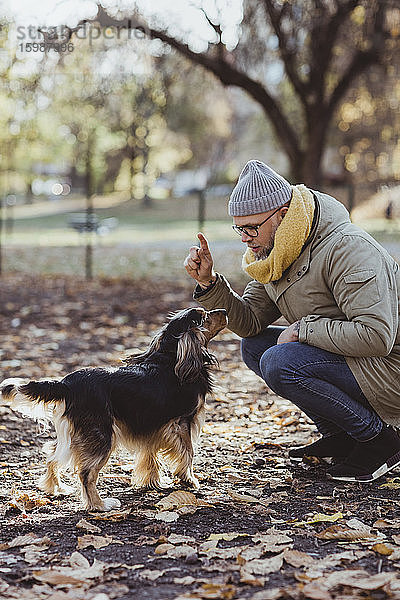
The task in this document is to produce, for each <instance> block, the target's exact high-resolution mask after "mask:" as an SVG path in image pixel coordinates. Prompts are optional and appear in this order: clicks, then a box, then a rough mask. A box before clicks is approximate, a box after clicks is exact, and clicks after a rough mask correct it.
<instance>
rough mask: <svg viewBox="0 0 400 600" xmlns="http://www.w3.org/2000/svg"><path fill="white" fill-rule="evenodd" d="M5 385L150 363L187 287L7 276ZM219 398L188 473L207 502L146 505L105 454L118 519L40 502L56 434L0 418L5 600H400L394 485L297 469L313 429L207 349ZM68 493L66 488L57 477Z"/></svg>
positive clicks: (7, 415) (170, 500)
mask: <svg viewBox="0 0 400 600" xmlns="http://www.w3.org/2000/svg"><path fill="white" fill-rule="evenodd" d="M0 302H1V306H2V311H1V317H0V319H1V321H0V333H1V344H0V369H1V372H0V375H1V378H2V379H3V378H4V377H9V376H23V377H33V378H39V377H57V376H63V375H65V374H66V373H67V372H70V371H72V370H74V369H77V368H79V367H82V366H88V365H93V366H94V365H108V364H118V361H119V358H120V357H121V356H123V355H124V354H125V352H126V351H129V352H132V351H135V350H141V349H144V348H145V347H146V346H147V345H148V343H149V340H150V338H151V336H152V335H153V333H154V332H155V331H156V330H157V328H158V327H160V326H161V325H162V324H163V323H164V321H165V318H166V315H167V314H168V313H169V312H170V311H173V310H177V309H180V308H183V307H185V306H188V305H191V304H192V305H193V304H194V303H193V301H192V300H191V286H190V283H188V282H187V283H184V282H182V283H177V284H171V283H165V282H161V283H160V282H149V281H146V280H142V281H136V282H133V281H131V280H126V281H122V280H113V281H110V280H103V281H95V282H92V283H90V284H87V283H86V282H84V281H80V280H75V279H67V278H54V277H53V278H49V277H48V278H39V277H35V278H30V277H28V276H22V275H19V276H17V275H16V276H10V277H6V278H4V279H3V280H2V283H1V291H0ZM211 350H212V351H213V352H214V353H215V354H216V355H217V357H218V359H219V361H220V370H219V371H218V372H216V379H217V382H218V389H217V392H216V394H215V396H214V397H213V398H211V399H209V403H208V418H207V422H206V425H205V429H204V432H203V435H202V437H201V441H200V447H199V450H198V455H197V458H196V463H195V464H196V473H197V475H198V477H199V479H200V482H201V487H200V490H199V491H196V492H195V493H192V492H188V491H187V490H180V489H178V488H177V489H171V490H166V491H163V492H158V491H150V492H140V491H136V490H133V489H132V488H131V487H130V479H129V473H130V471H131V470H132V469H133V468H134V457H132V456H129V455H128V454H118V455H114V456H113V458H112V459H111V461H110V463H109V465H108V467H107V468H106V470H105V471H104V472H103V473H102V474H101V476H100V481H99V489H100V493H102V494H103V495H107V494H108V495H110V493H111V492H112V495H113V496H117V497H118V498H119V499H120V500H121V502H122V508H121V509H120V510H118V511H114V512H111V513H89V514H88V513H85V512H83V511H82V509H81V507H80V504H79V501H78V499H77V497H75V496H72V497H58V498H51V497H46V496H45V495H44V494H43V493H41V492H39V491H38V489H37V487H36V480H37V478H38V476H39V475H40V474H41V472H42V470H43V455H42V452H41V446H42V444H43V443H44V442H45V441H47V440H48V439H50V438H51V437H53V435H54V434H53V431H52V430H51V429H50V430H45V431H43V428H42V427H41V425H40V424H36V423H34V422H33V421H30V420H29V419H23V418H21V417H20V416H19V415H17V414H14V413H13V412H11V411H10V409H9V408H7V407H4V406H2V407H0V449H1V458H0V482H1V488H0V489H1V491H0V514H1V522H2V531H1V539H0V597H1V598H18V599H22V598H26V599H31V598H38V599H45V600H69V599H71V600H72V599H74V600H76V599H81V598H82V599H83V598H85V600H86V599H88V600H94V599H96V600H108V599H112V598H118V599H124V600H125V599H126V600H127V599H130V598H139V599H142V598H143V599H144V598H151V599H169V598H171V599H178V598H179V599H180V598H182V599H183V598H189V599H190V598H217V599H218V598H223V599H231V598H232V599H234V598H236V599H239V598H253V599H254V600H255V599H275V598H276V599H278V598H294V599H299V600H302V599H303V598H312V599H315V600H330V599H331V598H341V599H347V598H348V599H350V598H376V599H381V598H391V599H393V598H399V599H400V576H399V575H400V505H399V502H398V491H399V489H400V476H399V474H398V473H397V475H398V476H397V477H396V473H393V474H391V477H387V478H383V479H381V480H378V481H377V482H376V483H374V484H369V485H364V486H362V485H361V484H360V485H353V484H337V483H332V482H329V481H327V480H326V479H325V477H324V465H323V464H302V465H300V466H296V467H293V466H292V465H291V464H290V462H289V461H288V459H287V449H288V447H290V446H291V445H296V444H299V443H300V444H301V443H306V442H307V441H309V440H310V439H311V438H310V435H311V431H312V427H311V425H310V424H309V423H307V421H306V420H305V419H303V418H302V417H301V415H300V414H299V412H298V411H296V410H295V409H294V408H293V406H291V405H290V403H288V402H286V401H284V400H282V399H280V398H278V397H276V396H274V395H273V394H272V393H271V392H269V391H268V390H267V389H266V387H265V386H264V385H263V384H262V382H260V381H259V380H257V378H256V376H255V375H253V374H252V373H251V372H250V371H248V370H247V369H246V368H245V366H244V365H243V364H242V363H241V362H240V360H239V340H238V338H237V337H236V336H235V335H233V334H231V333H230V332H228V331H224V332H222V333H221V334H219V336H218V337H217V338H216V340H214V341H213V342H212V345H211ZM65 480H66V482H69V483H71V482H73V481H74V479H73V477H71V476H70V475H68V474H67V477H66V478H65Z"/></svg>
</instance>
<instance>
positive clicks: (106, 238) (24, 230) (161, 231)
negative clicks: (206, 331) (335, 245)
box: [2, 194, 400, 283]
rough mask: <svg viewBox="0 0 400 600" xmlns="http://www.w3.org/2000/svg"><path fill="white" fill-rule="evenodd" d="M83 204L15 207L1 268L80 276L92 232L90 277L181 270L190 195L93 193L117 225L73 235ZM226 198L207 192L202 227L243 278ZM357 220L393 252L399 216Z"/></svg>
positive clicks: (191, 226) (194, 208) (189, 228)
mask: <svg viewBox="0 0 400 600" xmlns="http://www.w3.org/2000/svg"><path fill="white" fill-rule="evenodd" d="M85 204H86V201H85V199H84V198H82V197H71V198H67V199H64V198H63V199H60V200H57V201H47V202H38V203H35V204H33V205H22V206H16V207H14V209H13V211H14V223H13V230H12V232H10V231H9V230H8V227H6V228H5V229H3V235H2V245H3V270H4V271H5V272H29V273H37V274H39V273H43V274H55V273H60V274H69V275H84V261H85V245H86V244H87V242H88V240H89V239H90V237H91V240H92V242H93V248H94V250H93V255H94V260H93V264H94V275H95V276H106V277H114V276H116V277H121V276H127V277H134V278H139V277H143V276H151V277H154V278H159V279H160V280H163V279H171V278H174V279H180V278H183V277H187V275H186V272H185V271H184V269H183V266H182V263H183V260H184V258H185V256H186V254H187V252H188V249H189V247H190V246H191V245H193V244H197V237H196V234H197V232H198V228H199V226H198V220H197V214H198V198H197V197H196V196H188V197H186V198H169V199H165V200H155V201H154V202H153V206H152V207H151V208H144V207H143V205H142V203H141V202H140V201H135V200H129V199H127V198H126V197H125V196H124V195H123V194H112V195H110V196H102V197H97V198H95V199H94V210H95V213H96V214H97V215H98V216H99V218H100V219H106V218H109V217H116V218H117V219H118V226H117V227H116V229H114V230H112V231H110V232H109V233H107V234H106V235H103V236H100V235H95V234H79V233H78V232H76V231H75V230H73V229H71V228H69V227H68V221H69V219H70V217H71V214H72V213H76V212H83V211H84V209H85ZM226 204H227V199H226V198H221V197H220V198H207V202H206V222H205V226H204V227H203V232H204V233H205V235H206V236H207V237H208V238H209V240H210V246H211V249H212V253H213V256H214V260H215V266H216V269H217V270H219V271H220V272H223V273H224V274H226V275H227V277H228V278H234V280H238V279H239V280H240V281H242V282H243V283H246V281H247V277H246V276H245V275H244V274H242V273H241V269H240V264H241V255H242V253H243V246H242V244H241V243H240V240H239V238H238V237H237V236H236V234H235V233H234V232H233V231H232V228H231V219H230V218H229V217H228V216H227V211H226ZM8 216H9V215H8ZM3 218H7V214H5V215H3ZM359 224H360V226H362V227H363V228H364V229H367V230H368V231H369V232H370V233H371V234H372V235H373V236H374V237H375V238H376V239H377V240H378V241H379V242H381V243H382V244H384V245H386V246H387V247H388V248H389V250H390V251H391V252H392V254H393V255H394V256H395V258H398V257H400V228H399V222H398V221H393V222H390V223H388V222H387V221H385V220H384V219H369V220H363V221H362V222H361V221H360V223H359Z"/></svg>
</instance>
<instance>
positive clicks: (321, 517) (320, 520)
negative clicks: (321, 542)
mask: <svg viewBox="0 0 400 600" xmlns="http://www.w3.org/2000/svg"><path fill="white" fill-rule="evenodd" d="M339 519H343V514H342V513H341V512H337V513H335V514H333V515H324V514H321V513H315V515H314V516H313V517H312V518H311V519H307V520H306V521H295V522H294V523H292V525H293V527H300V526H302V525H312V524H314V523H323V522H325V521H326V522H328V523H334V522H335V521H339Z"/></svg>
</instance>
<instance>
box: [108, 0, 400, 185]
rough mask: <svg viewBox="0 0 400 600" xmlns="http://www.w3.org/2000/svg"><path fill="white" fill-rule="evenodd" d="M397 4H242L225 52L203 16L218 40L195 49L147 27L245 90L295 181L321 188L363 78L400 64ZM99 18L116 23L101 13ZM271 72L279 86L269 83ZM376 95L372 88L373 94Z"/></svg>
mask: <svg viewBox="0 0 400 600" xmlns="http://www.w3.org/2000/svg"><path fill="white" fill-rule="evenodd" d="M399 11H400V7H399V6H398V2H397V0H245V1H244V4H243V19H242V23H241V33H240V36H239V39H238V43H237V45H236V47H235V48H234V49H233V50H228V48H227V46H226V44H225V43H224V41H223V39H224V29H223V24H222V23H221V22H219V21H217V20H216V19H211V18H210V17H209V16H208V15H207V13H206V12H205V11H204V10H203V16H204V18H205V19H206V20H207V21H208V23H209V25H210V27H211V28H212V29H213V30H214V35H215V42H214V43H209V45H208V49H207V50H206V51H204V52H196V51H194V50H193V49H192V48H191V47H190V46H189V44H188V43H186V42H185V41H184V40H183V39H181V38H180V37H178V36H177V35H173V34H171V33H169V32H168V31H167V30H161V29H158V28H156V27H151V26H147V25H146V26H145V28H144V29H145V30H146V31H147V32H148V35H149V36H150V37H151V38H153V39H159V40H161V41H163V42H165V43H166V44H168V45H169V46H171V47H172V48H174V49H175V50H177V51H178V52H179V53H180V54H182V55H183V56H185V57H186V58H188V59H189V60H191V61H192V62H193V63H195V64H198V65H202V66H203V67H204V68H205V69H207V70H208V71H210V72H212V73H213V74H214V75H215V76H216V77H217V78H218V79H219V80H220V81H221V82H222V83H223V84H224V85H226V86H236V87H238V88H241V89H242V90H244V91H246V92H247V93H248V94H249V95H250V96H251V97H252V98H253V99H254V100H255V101H256V102H257V103H258V104H259V105H260V106H261V107H262V109H263V111H264V113H265V115H266V117H267V118H268V119H269V120H270V122H271V126H272V128H273V130H274V132H275V135H276V137H277V139H278V141H279V143H280V146H281V148H282V150H283V151H284V153H285V154H286V156H287V159H288V162H289V165H290V172H291V177H292V178H293V179H294V180H296V181H304V182H305V183H307V184H308V185H310V186H318V185H319V184H320V183H321V179H322V176H323V173H322V159H323V155H324V151H325V149H326V146H327V141H328V136H329V133H330V132H331V130H332V127H333V123H334V117H335V115H336V114H337V113H338V112H340V110H341V106H342V104H343V103H344V102H345V100H346V96H347V95H348V94H349V93H350V91H351V89H352V88H354V86H355V85H356V84H357V83H358V81H359V78H360V76H361V75H362V74H364V73H367V72H368V71H369V70H370V69H371V67H372V66H376V65H378V66H380V67H381V77H382V78H385V77H386V67H387V65H388V63H389V62H390V61H398V57H399V52H398V51H399V47H400V46H399V43H400V32H399V30H398V28H396V27H393V25H392V24H393V22H394V21H396V19H398V15H399ZM96 20H97V21H98V22H99V23H100V24H103V22H104V24H108V25H109V24H110V22H112V23H114V24H116V25H118V22H119V21H118V19H116V18H113V19H111V21H110V16H109V15H107V13H106V12H105V11H104V9H103V8H102V7H100V8H99V13H98V15H97V17H96ZM271 69H272V71H275V73H276V72H278V70H279V69H281V72H282V75H283V74H284V76H282V78H281V81H280V82H279V83H278V84H275V83H271V72H272V71H271ZM370 92H371V93H373V90H370Z"/></svg>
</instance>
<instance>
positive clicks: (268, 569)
mask: <svg viewBox="0 0 400 600" xmlns="http://www.w3.org/2000/svg"><path fill="white" fill-rule="evenodd" d="M282 564H283V553H282V554H277V556H273V557H272V558H262V559H255V560H250V561H248V562H247V563H246V564H245V565H244V566H243V567H242V569H241V570H240V573H241V574H242V573H243V574H244V573H245V572H247V573H251V574H252V575H268V574H269V573H276V571H279V569H281V567H282Z"/></svg>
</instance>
